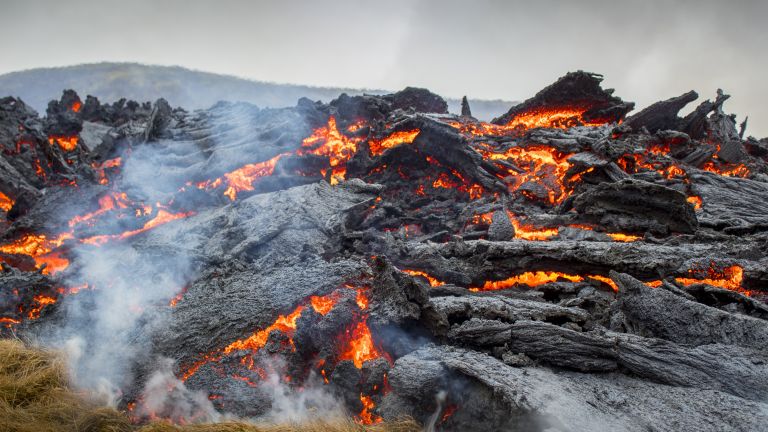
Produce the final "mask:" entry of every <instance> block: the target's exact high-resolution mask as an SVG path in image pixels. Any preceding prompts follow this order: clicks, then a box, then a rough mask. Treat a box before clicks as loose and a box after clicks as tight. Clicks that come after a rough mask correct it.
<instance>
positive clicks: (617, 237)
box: [606, 233, 643, 243]
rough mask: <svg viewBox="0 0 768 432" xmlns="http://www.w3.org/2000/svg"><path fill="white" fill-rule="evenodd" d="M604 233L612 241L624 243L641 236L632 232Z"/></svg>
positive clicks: (638, 238)
mask: <svg viewBox="0 0 768 432" xmlns="http://www.w3.org/2000/svg"><path fill="white" fill-rule="evenodd" d="M606 234H607V235H608V236H609V237H610V238H611V239H613V241H616V242H624V243H627V242H633V241H637V240H640V239H641V238H643V237H642V236H639V235H634V234H622V233H606Z"/></svg>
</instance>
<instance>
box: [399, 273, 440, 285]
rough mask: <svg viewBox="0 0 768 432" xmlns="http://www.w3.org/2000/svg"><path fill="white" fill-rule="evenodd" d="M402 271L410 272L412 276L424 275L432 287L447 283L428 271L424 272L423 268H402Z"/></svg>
mask: <svg viewBox="0 0 768 432" xmlns="http://www.w3.org/2000/svg"><path fill="white" fill-rule="evenodd" d="M402 272H403V273H407V274H409V275H411V276H421V277H423V278H424V279H426V280H427V282H429V286H431V287H439V286H441V285H445V282H443V281H441V280H437V279H435V278H434V277H432V276H430V275H429V274H428V273H426V272H423V271H421V270H409V269H405V270H402Z"/></svg>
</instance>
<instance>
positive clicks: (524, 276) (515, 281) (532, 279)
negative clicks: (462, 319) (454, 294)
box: [470, 271, 584, 291]
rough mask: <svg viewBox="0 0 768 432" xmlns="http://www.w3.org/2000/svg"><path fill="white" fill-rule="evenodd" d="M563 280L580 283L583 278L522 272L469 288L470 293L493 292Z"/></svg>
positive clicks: (562, 274) (559, 274)
mask: <svg viewBox="0 0 768 432" xmlns="http://www.w3.org/2000/svg"><path fill="white" fill-rule="evenodd" d="M561 279H565V280H567V281H570V282H582V281H584V278H583V277H581V276H578V275H570V274H566V273H561V272H554V271H535V272H524V273H521V274H519V275H515V276H510V277H509V278H507V279H504V280H500V281H486V282H485V283H484V284H483V286H482V288H470V290H471V291H495V290H502V289H507V288H512V287H515V286H518V285H528V286H529V287H536V286H539V285H544V284H548V283H552V282H557V281H558V280H561Z"/></svg>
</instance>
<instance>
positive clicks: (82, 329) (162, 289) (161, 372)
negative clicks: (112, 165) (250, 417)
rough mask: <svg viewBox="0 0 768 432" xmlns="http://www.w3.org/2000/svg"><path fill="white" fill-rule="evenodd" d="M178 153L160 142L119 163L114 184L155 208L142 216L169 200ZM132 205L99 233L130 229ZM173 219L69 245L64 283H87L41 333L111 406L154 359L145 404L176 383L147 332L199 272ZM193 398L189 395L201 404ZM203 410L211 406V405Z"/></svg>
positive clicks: (163, 319)
mask: <svg viewBox="0 0 768 432" xmlns="http://www.w3.org/2000/svg"><path fill="white" fill-rule="evenodd" d="M176 158H177V157H176V156H175V155H173V154H172V153H170V152H168V151H166V149H165V147H164V146H163V145H162V143H155V145H150V144H147V145H144V146H140V147H137V148H136V149H135V150H134V151H133V152H132V154H131V156H130V158H129V160H128V161H127V163H125V164H124V166H123V174H124V176H123V178H122V179H121V180H118V181H117V182H116V183H115V184H114V185H113V188H114V190H116V191H120V192H126V193H127V194H128V197H129V199H130V200H131V201H134V202H136V203H137V205H140V206H154V210H153V213H152V214H150V215H148V216H146V218H152V217H155V215H156V214H157V211H158V208H159V207H158V204H159V205H166V204H167V203H168V202H170V200H171V198H172V193H173V192H175V191H176V190H178V186H177V184H178V179H179V178H180V176H181V174H180V168H178V169H177V168H174V166H180V165H181V164H180V163H178V161H177V160H176ZM192 160H193V161H200V160H201V157H200V156H198V155H193V159H192ZM186 162H187V163H188V164H189V163H190V162H189V161H186ZM75 206H76V208H75V209H73V210H74V212H75V213H77V214H85V213H87V212H88V211H89V210H88V209H87V208H84V207H85V206H83V205H81V204H75ZM131 211H132V209H127V212H128V213H127V214H123V215H122V217H118V216H117V215H115V214H112V213H107V214H106V216H105V217H101V218H99V220H98V222H97V223H98V224H99V226H98V228H97V229H96V232H98V233H103V232H107V233H112V234H119V233H121V232H124V231H126V230H129V229H135V228H136V225H135V224H136V221H135V220H131V221H129V222H130V223H128V224H126V220H125V219H132V216H133V215H132V214H130V212H131ZM126 216H129V217H126ZM146 218H145V219H143V220H147V219H146ZM174 222H178V223H177V224H175V225H174V224H169V225H164V226H160V227H157V228H155V229H153V230H152V231H150V232H149V233H146V234H142V236H141V237H131V238H130V239H128V240H127V241H125V240H119V239H114V240H112V241H107V242H105V243H104V244H102V245H89V244H78V245H77V246H75V247H73V248H72V250H71V251H70V257H71V258H72V259H71V264H70V269H69V275H68V277H67V279H66V280H65V281H64V282H65V285H66V286H77V285H82V284H83V283H87V284H88V287H89V289H87V290H83V291H81V292H79V293H77V294H76V295H69V296H65V297H64V298H63V299H62V300H61V302H62V311H63V315H64V319H63V322H62V324H61V325H60V326H59V327H58V328H57V329H55V330H54V331H53V332H51V333H50V334H49V335H46V336H44V340H43V342H44V343H46V344H48V345H51V346H54V347H58V348H62V349H64V350H65V352H66V353H67V354H68V355H69V359H70V366H71V373H72V376H73V378H74V380H75V382H76V384H77V385H78V386H80V387H82V388H85V389H88V390H91V391H92V392H94V393H96V394H97V395H100V396H101V398H102V399H103V400H104V401H105V402H107V403H108V404H109V405H111V406H116V405H117V404H118V403H119V402H120V401H121V397H122V396H123V391H124V389H126V388H131V387H132V386H134V385H135V384H136V382H135V381H136V375H137V374H138V373H139V372H141V373H147V371H143V370H142V371H137V370H136V369H137V368H136V365H142V366H143V367H146V366H147V365H154V364H155V363H157V368H158V369H157V373H156V374H153V375H151V378H150V379H149V381H148V382H147V390H148V391H149V393H148V394H147V398H146V402H147V403H151V404H152V405H164V404H167V403H168V402H167V401H163V400H161V399H160V398H159V397H158V396H157V391H156V390H157V389H158V388H161V387H162V386H160V385H159V384H158V383H161V382H165V383H173V382H172V380H170V377H171V376H172V374H171V373H170V370H171V368H170V367H169V366H168V364H167V361H160V362H157V361H156V359H153V358H152V341H151V335H152V330H153V329H154V328H158V327H159V326H165V325H166V323H167V319H168V318H169V317H170V312H169V309H168V304H169V301H170V300H171V299H172V298H173V297H174V296H175V295H177V294H178V293H179V292H181V290H182V289H183V288H184V287H185V286H186V285H187V284H189V283H190V282H191V281H192V280H194V278H195V277H196V276H197V274H198V272H197V266H196V264H195V261H194V259H193V258H194V257H193V256H192V255H191V254H190V253H189V251H191V250H195V249H196V248H198V247H199V241H197V240H195V238H196V237H193V238H192V239H186V240H185V241H184V242H183V244H179V242H177V241H174V238H175V236H176V235H177V234H178V233H179V230H180V229H181V228H182V227H183V225H182V224H183V223H184V222H182V221H174ZM141 223H143V222H141ZM139 226H140V225H139ZM149 372H152V371H149ZM173 384H174V385H173V386H172V387H173V388H175V389H178V388H182V389H183V385H182V386H179V385H178V384H179V383H173ZM169 388H170V387H169ZM176 393H178V392H176ZM198 399H199V398H196V397H195V398H192V399H191V400H193V401H196V402H195V405H200V403H198V402H197V401H198ZM173 400H174V401H177V399H175V398H174V399H173ZM187 400H189V398H186V397H184V398H178V401H179V405H178V406H177V407H175V408H174V409H171V410H170V412H172V413H173V414H174V415H179V416H180V418H181V417H183V414H185V413H189V412H191V411H190V406H189V404H188V403H187V402H185V401H187ZM123 402H124V401H123ZM205 402H207V403H208V405H210V402H209V401H207V400H206V401H205ZM165 408H167V407H165ZM198 411H200V410H198ZM202 411H204V412H211V413H212V412H214V410H213V409H212V407H210V409H208V407H206V409H204V410H202ZM208 418H210V416H209V417H208Z"/></svg>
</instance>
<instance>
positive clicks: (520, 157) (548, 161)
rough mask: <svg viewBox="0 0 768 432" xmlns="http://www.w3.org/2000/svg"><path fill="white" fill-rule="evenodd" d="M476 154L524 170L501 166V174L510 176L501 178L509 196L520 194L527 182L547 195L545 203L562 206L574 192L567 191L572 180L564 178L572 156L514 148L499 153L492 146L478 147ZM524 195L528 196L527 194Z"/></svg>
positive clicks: (541, 149)
mask: <svg viewBox="0 0 768 432" xmlns="http://www.w3.org/2000/svg"><path fill="white" fill-rule="evenodd" d="M475 150H477V152H478V153H480V154H481V155H482V156H483V158H485V159H486V160H490V161H494V160H504V161H507V162H509V163H511V164H513V165H515V166H517V167H519V168H520V169H522V170H523V172H518V171H516V170H512V169H510V168H508V167H506V166H504V165H501V164H499V165H498V168H499V169H500V170H501V171H504V172H507V174H506V175H504V176H500V177H501V179H502V180H504V182H505V183H506V184H507V187H508V188H509V191H510V192H515V191H518V190H519V189H520V187H521V186H522V185H524V184H526V183H528V182H535V183H539V184H541V185H542V186H544V188H546V190H547V191H548V193H547V197H546V198H544V197H542V199H544V200H546V201H548V202H549V203H550V204H559V203H560V202H562V201H563V200H564V199H565V198H566V197H568V195H570V193H571V192H572V190H571V189H570V188H569V187H568V185H569V184H570V183H571V180H570V179H569V180H568V181H566V180H565V175H566V173H567V172H568V169H569V168H570V167H571V164H570V163H569V162H568V161H567V159H568V157H569V156H570V154H563V153H560V152H559V151H557V150H556V149H554V148H551V147H546V146H530V147H526V148H523V147H511V148H509V149H507V150H506V151H504V152H498V151H496V150H495V149H493V148H491V147H489V146H486V147H477V148H475ZM523 195H526V196H527V194H526V193H523ZM530 198H532V199H534V198H535V197H530Z"/></svg>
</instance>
